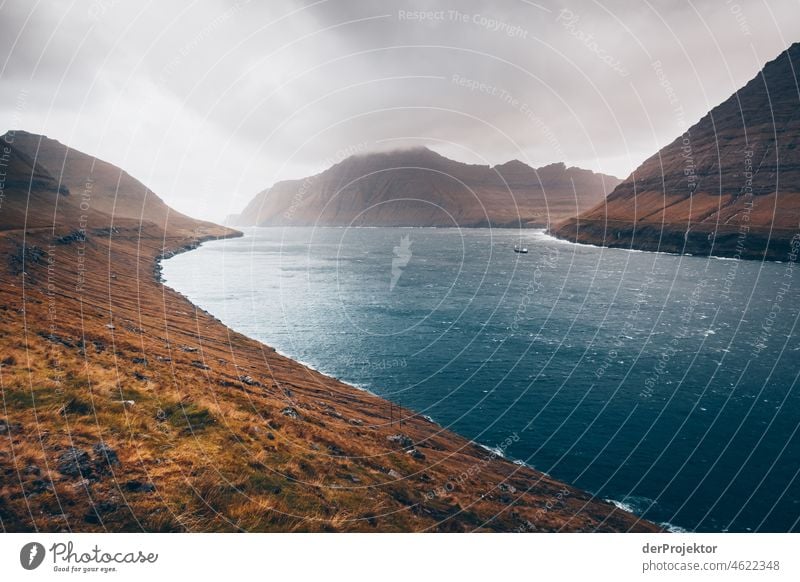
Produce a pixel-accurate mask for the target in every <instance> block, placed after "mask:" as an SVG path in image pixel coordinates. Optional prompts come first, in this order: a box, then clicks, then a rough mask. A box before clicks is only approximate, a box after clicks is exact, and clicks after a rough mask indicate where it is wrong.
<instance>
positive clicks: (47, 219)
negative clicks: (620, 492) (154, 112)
mask: <svg viewBox="0 0 800 582" xmlns="http://www.w3.org/2000/svg"><path fill="white" fill-rule="evenodd" d="M10 137H12V138H13V134H10ZM34 138H35V136H34ZM34 138H29V139H34ZM35 141H37V143H39V144H40V147H39V151H38V154H39V155H38V156H37V157H38V158H39V159H46V160H48V161H50V166H48V167H47V169H45V167H44V166H40V165H37V164H36V163H35V162H33V157H31V156H27V155H26V154H24V153H20V152H19V151H17V150H16V146H15V145H14V144H11V145H7V144H0V147H8V148H10V149H12V150H15V154H14V156H15V157H14V160H15V161H14V180H15V181H13V182H12V181H11V180H9V181H6V183H5V189H4V191H3V195H4V198H3V204H2V206H1V207H0V224H2V231H0V252H2V257H3V259H4V261H3V264H2V265H0V269H2V273H3V274H2V284H0V346H1V350H2V352H1V353H2V359H0V396H1V398H0V528H2V530H3V531H32V530H39V531H104V530H105V531H142V530H143V531H423V530H433V531H473V530H478V531H493V530H502V531H509V530H515V529H519V528H522V529H525V530H526V531H560V530H566V531H598V530H599V531H631V530H633V531H654V530H656V529H657V528H655V527H654V526H653V525H652V524H649V523H647V522H643V521H641V520H639V519H637V518H636V517H635V516H633V515H631V514H628V513H625V512H623V511H620V510H619V509H617V508H615V507H613V506H612V505H610V504H607V503H605V502H602V501H599V500H596V499H593V498H592V497H591V496H589V495H587V494H586V493H584V492H581V491H578V490H576V489H573V488H571V487H567V486H565V485H564V484H562V483H559V482H557V481H555V480H553V479H551V478H549V477H547V476H545V475H543V474H541V473H537V472H535V471H533V470H530V469H527V468H523V467H520V466H517V465H515V464H512V463H510V462H507V461H505V460H502V459H497V458H491V457H490V456H489V454H488V453H487V451H485V450H484V449H482V448H480V447H477V446H476V445H474V444H471V443H469V442H468V441H466V440H465V439H463V438H461V437H458V436H457V435H454V434H453V433H450V432H448V431H446V430H443V429H442V428H441V427H439V426H436V425H434V424H432V423H430V422H428V421H426V420H424V419H422V418H419V417H417V416H416V415H414V413H413V412H411V411H408V410H404V411H403V414H404V416H405V417H406V419H405V422H404V423H403V424H402V426H399V425H398V424H397V422H396V421H395V423H394V424H390V423H389V422H388V421H387V417H388V416H389V405H388V403H387V402H386V401H384V400H381V399H380V398H377V397H375V396H371V395H369V394H367V393H364V392H362V391H359V390H357V389H355V388H353V387H351V386H348V385H345V384H342V383H340V382H338V381H336V380H334V379H331V378H328V377H326V376H323V375H321V374H319V373H317V372H314V371H312V370H309V369H307V368H305V367H303V366H301V365H300V364H297V363H296V362H293V361H291V360H288V359H286V358H284V357H281V356H280V355H278V354H276V353H275V352H274V351H273V350H272V349H270V348H269V347H267V346H265V345H263V344H260V343H258V342H256V341H253V340H250V339H248V338H246V337H244V336H242V335H239V334H237V333H234V332H232V331H231V330H229V329H227V328H226V327H225V326H223V325H222V324H221V323H220V322H219V321H217V320H216V319H215V318H214V317H212V316H211V315H209V314H207V313H205V312H203V311H201V310H199V309H198V308H196V307H195V306H193V305H192V304H191V303H189V302H188V301H187V300H186V299H185V298H184V297H182V296H181V295H179V294H178V293H175V292H173V291H172V290H170V289H167V288H165V287H164V286H162V285H161V284H160V283H159V282H158V279H157V273H158V269H157V261H158V259H159V258H160V257H163V256H165V255H169V254H171V253H174V252H179V251H181V250H185V249H189V248H192V247H194V246H196V245H197V244H198V243H199V242H200V241H201V240H204V239H208V238H216V237H224V236H234V235H236V234H238V233H236V232H235V231H231V230H229V229H224V228H222V227H218V226H216V225H213V224H209V223H204V222H200V221H192V220H191V219H188V218H186V217H178V224H177V226H173V224H172V222H171V218H170V220H166V219H165V218H164V217H162V216H159V215H157V214H154V215H151V214H148V216H153V217H154V218H155V219H156V221H157V222H156V223H153V222H149V221H141V220H139V219H138V218H131V217H126V216H121V217H114V218H113V225H112V217H111V216H110V215H109V214H107V213H105V212H102V211H100V210H97V207H98V206H99V207H100V208H102V209H106V208H108V204H109V201H108V200H107V199H103V200H99V197H100V195H99V194H98V192H104V193H105V194H103V196H104V197H106V196H110V195H111V194H109V192H114V194H115V195H116V196H117V199H118V200H119V199H124V200H125V201H126V205H127V206H125V207H124V208H127V209H128V210H130V211H133V212H134V213H135V212H136V209H137V208H140V207H141V206H142V204H145V205H149V204H151V203H152V204H153V207H158V206H160V205H162V204H163V203H162V202H161V201H160V200H157V199H154V198H153V194H152V193H151V192H149V191H147V190H146V189H145V188H144V187H143V186H142V185H141V184H139V183H138V182H136V181H133V179H132V178H130V179H129V178H127V177H125V176H124V175H123V174H122V173H121V172H120V171H119V170H114V169H113V167H109V166H108V165H103V164H101V163H99V162H97V163H91V158H90V156H86V155H85V154H81V153H80V152H77V151H75V150H71V149H69V150H66V151H67V158H66V159H67V163H66V165H65V166H64V168H63V170H64V171H63V175H65V176H70V182H69V184H70V185H71V187H70V188H69V192H68V193H67V192H66V191H64V189H63V188H61V191H59V188H60V186H63V184H61V185H59V180H58V179H56V178H54V177H53V172H57V173H59V174H62V172H61V169H58V170H55V169H54V167H55V165H54V164H53V161H52V160H56V161H57V160H58V159H59V156H61V155H62V154H63V152H64V149H63V148H64V146H61V145H60V144H58V145H57V146H54V148H53V149H55V150H56V151H55V152H53V151H50V146H51V145H53V144H55V143H57V142H52V141H51V140H44V139H42V140H38V139H35ZM45 150H46V151H45ZM9 160H10V157H9ZM72 164H75V165H76V167H72ZM9 167H11V164H9ZM93 168H101V170H102V171H101V172H98V173H96V174H95V173H90V174H88V175H82V174H81V172H84V171H88V172H92V171H93V170H92V169H93ZM121 175H122V176H123V178H124V179H123V180H120V179H119V176H121ZM25 176H34V177H35V179H34V180H33V181H30V180H29V179H27V178H25ZM87 178H90V179H92V180H94V185H93V186H92V188H93V192H92V196H91V200H92V204H91V208H89V209H87V208H86V206H85V205H84V207H83V208H82V207H81V202H80V201H81V200H84V197H83V193H82V191H81V187H80V184H81V183H83V184H86V183H87V181H89V180H87ZM108 180H111V181H113V182H115V183H117V181H118V183H119V184H120V185H121V186H120V188H119V189H117V188H116V187H115V186H114V185H113V184H109V183H108ZM123 184H124V188H123V187H122V185H123ZM116 207H117V208H123V206H121V205H119V204H118V205H117V206H116ZM25 208H27V210H24V209H25ZM148 212H149V211H148ZM165 212H166V210H165ZM20 216H22V217H23V218H22V220H23V221H24V220H27V223H28V225H29V226H28V228H26V229H22V228H20V225H19V221H20V220H21V219H20ZM170 216H175V215H174V214H172V213H170ZM394 415H395V418H397V416H398V412H397V408H395V412H394Z"/></svg>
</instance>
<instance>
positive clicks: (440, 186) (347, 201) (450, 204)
mask: <svg viewBox="0 0 800 582" xmlns="http://www.w3.org/2000/svg"><path fill="white" fill-rule="evenodd" d="M619 182H621V180H620V179H619V178H616V177H614V176H609V175H604V174H596V173H594V172H592V171H591V170H583V169H580V168H575V167H567V166H566V165H565V164H563V163H560V162H559V163H554V164H548V165H546V166H543V167H541V168H532V167H530V166H528V165H527V164H525V163H524V162H521V161H519V160H510V161H508V162H505V163H503V164H497V165H495V166H490V165H483V164H466V163H463V162H458V161H455V160H451V159H449V158H447V157H445V156H443V155H441V154H439V153H438V152H435V151H434V150H431V149H429V148H427V147H425V146H418V147H414V148H406V149H398V150H392V151H388V152H385V151H384V152H369V153H359V154H355V155H353V156H350V157H348V158H346V159H345V160H342V161H341V162H338V163H337V164H333V165H332V166H331V167H329V168H327V169H326V170H324V171H322V172H320V173H318V174H315V175H312V176H308V177H306V178H303V179H296V180H283V181H280V182H277V183H276V184H274V185H273V186H271V187H270V188H267V189H265V190H262V191H261V192H259V193H258V194H256V196H255V197H254V198H253V199H252V200H251V201H250V202H249V203H248V205H247V206H246V207H245V208H244V210H243V211H242V212H241V213H239V214H238V215H232V216H231V217H230V218H229V219H228V220H227V221H226V222H229V223H230V224H233V225H237V226H311V225H318V226H458V227H478V226H494V227H521V226H547V225H548V224H550V223H552V222H554V221H557V220H560V219H563V218H565V217H567V216H572V215H576V214H577V213H578V212H579V211H580V210H582V209H588V208H589V207H591V206H593V205H594V204H595V203H596V202H598V201H599V200H600V199H602V197H603V193H602V191H603V190H605V189H608V190H611V189H612V187H613V186H615V185H616V184H618V183H619Z"/></svg>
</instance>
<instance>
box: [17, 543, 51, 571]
mask: <svg viewBox="0 0 800 582" xmlns="http://www.w3.org/2000/svg"><path fill="white" fill-rule="evenodd" d="M44 554H45V552H44V546H43V545H42V544H40V543H39V542H29V543H27V544H25V545H24V546H22V549H21V550H20V551H19V563H20V564H22V567H23V568H25V569H26V570H35V569H36V568H38V567H39V566H41V565H42V562H43V561H44Z"/></svg>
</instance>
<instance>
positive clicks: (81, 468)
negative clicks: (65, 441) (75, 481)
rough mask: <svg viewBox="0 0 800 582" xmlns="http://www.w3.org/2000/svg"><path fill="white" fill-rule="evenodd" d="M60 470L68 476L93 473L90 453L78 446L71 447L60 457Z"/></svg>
mask: <svg viewBox="0 0 800 582" xmlns="http://www.w3.org/2000/svg"><path fill="white" fill-rule="evenodd" d="M57 466H58V471H59V473H61V474H62V475H67V476H68V477H80V476H82V475H89V474H91V470H92V466H91V459H90V458H89V453H87V452H86V451H82V450H80V449H79V448H77V447H70V448H68V449H67V450H66V451H64V452H63V453H61V455H60V456H59V457H58V465H57Z"/></svg>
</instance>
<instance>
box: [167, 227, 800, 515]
mask: <svg viewBox="0 0 800 582" xmlns="http://www.w3.org/2000/svg"><path fill="white" fill-rule="evenodd" d="M521 236H522V239H523V240H524V242H525V244H526V245H527V247H528V248H529V250H530V252H529V254H527V255H522V254H516V253H514V252H513V251H512V249H513V246H514V244H515V243H518V242H519V241H520V234H519V233H518V232H515V231H506V230H483V229H473V230H458V229H401V228H374V229H373V228H366V229H343V228H318V229H312V228H292V229H281V228H260V229H248V230H247V236H246V237H245V238H242V239H234V240H228V241H217V242H213V243H208V244H205V245H203V246H202V247H201V248H200V249H198V250H195V251H193V252H190V253H185V254H182V255H179V256H177V257H175V258H173V259H170V260H168V261H166V262H165V263H164V276H165V279H166V280H167V284H169V285H170V286H172V287H174V288H175V289H177V290H179V291H181V292H182V293H184V294H185V295H187V296H188V297H189V298H190V299H191V300H192V301H193V302H195V303H196V304H198V305H200V306H201V307H203V308H205V309H207V310H209V311H210V312H211V313H213V314H215V315H217V316H218V317H220V319H222V320H223V321H224V322H225V323H226V324H227V325H229V326H230V327H232V328H234V329H236V330H238V331H241V332H243V333H245V334H247V335H249V336H251V337H254V338H257V339H259V340H262V341H264V342H266V343H268V344H270V345H272V346H274V347H275V348H277V349H278V350H279V351H280V352H282V353H285V354H287V355H289V356H291V357H293V358H295V359H298V360H301V361H303V362H306V363H308V364H309V365H311V366H313V367H315V368H317V369H319V370H321V371H323V372H325V373H328V374H330V375H333V376H336V377H338V378H341V379H343V380H345V381H348V382H351V383H354V384H356V385H359V386H362V387H364V388H367V389H369V390H371V391H373V392H375V393H377V394H380V395H382V396H384V397H386V398H389V399H391V400H394V401H396V402H400V403H401V404H403V405H404V406H408V407H410V408H412V409H415V410H417V411H418V412H419V413H421V414H425V415H428V416H430V417H432V418H433V419H435V420H436V421H437V422H439V423H441V424H442V425H444V426H447V427H449V428H451V429H453V430H454V431H456V432H459V433H461V434H463V435H465V436H467V437H469V438H472V439H475V440H476V441H478V442H480V443H483V444H486V445H489V446H491V445H493V444H495V443H499V442H502V441H504V440H506V439H507V438H508V437H509V436H511V435H513V434H514V433H516V434H517V435H518V436H519V440H517V441H516V442H514V443H513V444H512V445H511V446H510V447H509V448H508V449H507V450H506V453H507V456H510V457H512V458H513V459H515V460H519V461H524V462H525V463H528V464H530V465H532V466H533V467H535V468H537V469H539V470H541V471H545V472H547V473H549V474H551V475H553V476H554V477H556V478H559V479H561V480H564V481H567V482H569V483H572V484H574V485H576V486H578V487H581V488H583V489H586V490H589V491H591V492H593V493H596V494H598V495H600V496H602V497H604V498H607V499H612V500H615V501H616V502H618V503H622V504H624V505H626V506H628V507H629V508H631V509H633V510H634V511H635V512H637V513H639V514H640V515H644V516H645V517H647V518H649V519H652V520H654V521H656V522H660V523H669V524H672V525H674V526H677V527H680V528H685V529H688V530H698V531H797V530H798V529H800V522H799V521H798V520H800V478H798V472H800V434H798V426H800V390H799V389H798V383H797V380H798V374H799V373H800V334H799V333H798V332H797V327H796V326H797V321H798V314H799V313H800V309H799V308H800V301H798V296H799V295H800V281H799V280H798V275H797V274H796V272H795V269H794V268H793V267H794V265H793V264H792V263H784V264H780V263H765V264H761V263H757V262H738V261H732V260H719V259H701V258H694V257H679V256H672V255H665V254H654V253H640V252H630V251H624V250H609V249H600V248H594V247H587V246H579V245H572V244H568V243H563V242H560V241H555V240H553V239H550V238H549V237H547V236H546V235H544V234H543V233H542V232H539V231H526V232H525V233H524V234H522V235H521ZM404 237H408V238H407V239H405V240H404Z"/></svg>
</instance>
